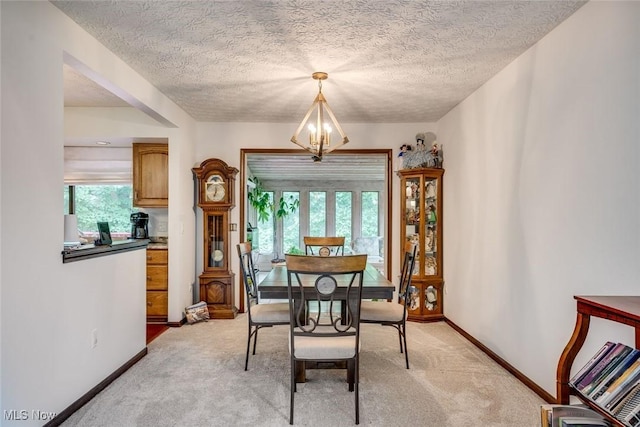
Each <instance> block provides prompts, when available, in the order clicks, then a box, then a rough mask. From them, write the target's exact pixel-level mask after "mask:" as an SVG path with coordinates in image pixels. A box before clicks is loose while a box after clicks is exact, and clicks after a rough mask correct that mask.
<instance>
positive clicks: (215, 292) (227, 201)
mask: <svg viewBox="0 0 640 427" xmlns="http://www.w3.org/2000/svg"><path fill="white" fill-rule="evenodd" d="M192 170H193V173H194V175H195V176H196V178H197V181H198V206H199V207H200V208H202V218H203V221H204V223H203V227H202V230H203V236H202V248H203V251H202V252H203V254H204V263H203V266H204V269H203V271H202V274H201V275H200V300H201V301H206V303H207V306H208V308H209V315H210V316H211V318H213V319H233V318H234V317H236V314H237V313H238V309H237V308H236V306H235V296H234V295H235V292H234V289H233V284H234V278H235V275H234V274H233V272H232V271H231V262H230V259H229V257H230V255H231V250H230V236H229V213H230V211H231V209H233V208H234V206H235V201H234V188H235V187H234V183H235V179H236V175H237V173H238V169H236V168H234V167H230V166H228V165H227V164H226V163H225V162H223V161H222V160H220V159H207V160H205V161H204V162H202V163H201V164H200V166H199V167H196V168H193V169H192Z"/></svg>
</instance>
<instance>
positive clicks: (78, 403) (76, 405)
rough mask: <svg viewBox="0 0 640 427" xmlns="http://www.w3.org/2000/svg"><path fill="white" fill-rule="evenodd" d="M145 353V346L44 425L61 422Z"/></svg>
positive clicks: (56, 424) (51, 425) (49, 425)
mask: <svg viewBox="0 0 640 427" xmlns="http://www.w3.org/2000/svg"><path fill="white" fill-rule="evenodd" d="M146 355H147V347H145V348H144V349H142V350H141V351H140V352H139V353H138V354H136V355H135V356H133V357H132V358H131V359H129V360H128V361H127V362H126V363H125V364H124V365H122V366H121V367H119V368H118V369H116V371H115V372H113V373H112V374H111V375H109V376H108V377H107V378H105V379H104V380H102V381H101V382H100V383H99V384H98V385H97V386H95V387H94V388H92V389H91V390H89V391H88V392H87V393H85V394H84V395H83V396H82V397H81V398H80V399H78V400H76V401H75V402H73V403H72V404H71V405H69V406H68V407H67V408H66V409H64V410H63V411H62V412H60V413H59V414H58V415H56V417H55V418H54V419H52V420H51V421H49V422H48V423H46V424H45V425H44V427H56V426H59V425H60V424H62V423H63V422H65V421H66V420H67V418H69V417H70V416H71V415H73V413H74V412H76V411H77V410H78V409H80V408H82V407H83V406H84V405H85V404H86V403H88V402H89V401H90V400H91V399H93V398H94V397H95V396H96V395H97V394H98V393H100V392H101V391H102V390H104V389H105V388H106V387H107V386H108V385H109V384H111V383H112V382H114V381H115V380H116V379H117V378H118V377H119V376H120V375H122V374H124V373H125V372H126V371H127V369H129V368H130V367H132V366H133V365H135V364H136V363H138V361H139V360H140V359H142V358H143V357H144V356H146Z"/></svg>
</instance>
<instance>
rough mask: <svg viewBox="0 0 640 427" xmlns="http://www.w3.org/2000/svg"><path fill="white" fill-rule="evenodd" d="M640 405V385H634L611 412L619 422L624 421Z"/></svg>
mask: <svg viewBox="0 0 640 427" xmlns="http://www.w3.org/2000/svg"><path fill="white" fill-rule="evenodd" d="M638 405H640V383H636V384H634V386H633V387H631V389H630V390H629V391H628V392H627V394H625V395H624V396H623V397H622V399H620V400H619V402H618V403H616V404H615V406H613V407H612V408H611V410H610V411H609V412H610V413H611V415H613V416H614V417H615V418H616V419H618V420H623V419H624V418H625V417H626V416H627V415H629V414H630V413H631V412H633V410H634V409H635V408H636V407H637V406H638Z"/></svg>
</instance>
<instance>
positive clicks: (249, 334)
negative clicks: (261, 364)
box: [244, 325, 251, 371]
mask: <svg viewBox="0 0 640 427" xmlns="http://www.w3.org/2000/svg"><path fill="white" fill-rule="evenodd" d="M250 347H251V325H249V332H248V334H247V356H246V357H245V359H244V370H245V371H246V370H247V367H248V366H249V348H250Z"/></svg>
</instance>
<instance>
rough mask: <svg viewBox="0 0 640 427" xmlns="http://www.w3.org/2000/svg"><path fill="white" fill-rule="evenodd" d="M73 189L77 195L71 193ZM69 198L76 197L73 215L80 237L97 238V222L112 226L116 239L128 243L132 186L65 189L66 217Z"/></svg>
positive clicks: (93, 186) (74, 187) (79, 186)
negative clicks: (71, 195) (126, 240)
mask: <svg viewBox="0 0 640 427" xmlns="http://www.w3.org/2000/svg"><path fill="white" fill-rule="evenodd" d="M70 187H73V189H74V191H72V192H70V191H69V189H70ZM69 194H74V195H75V200H74V205H75V210H74V213H75V214H76V216H77V218H78V230H79V231H80V232H81V233H82V234H81V235H87V236H89V237H90V238H92V237H95V236H97V233H98V225H97V223H98V221H106V222H108V223H109V229H110V230H111V235H112V237H113V238H114V239H127V238H128V237H129V236H130V234H131V221H130V217H131V212H132V211H133V197H132V195H133V191H132V187H131V185H130V184H129V185H106V184H105V185H74V186H71V185H65V187H64V201H65V212H64V213H65V214H67V213H69V206H70V204H69Z"/></svg>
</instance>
